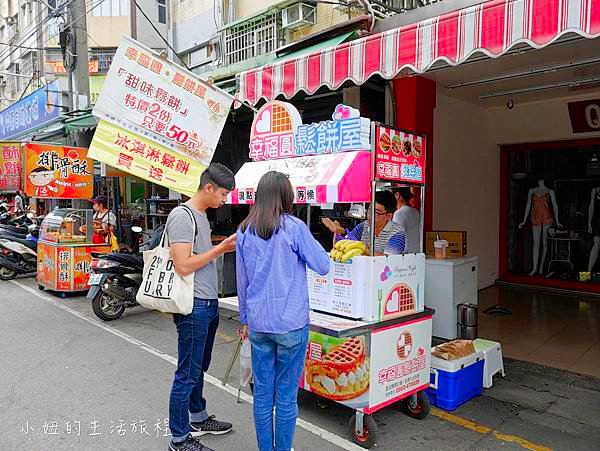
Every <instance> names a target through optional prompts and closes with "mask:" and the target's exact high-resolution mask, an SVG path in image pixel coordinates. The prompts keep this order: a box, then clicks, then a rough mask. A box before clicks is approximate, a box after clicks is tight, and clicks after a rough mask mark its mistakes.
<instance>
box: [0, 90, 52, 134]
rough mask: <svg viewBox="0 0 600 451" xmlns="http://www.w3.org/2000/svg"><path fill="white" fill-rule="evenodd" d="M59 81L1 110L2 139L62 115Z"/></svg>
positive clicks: (47, 122)
mask: <svg viewBox="0 0 600 451" xmlns="http://www.w3.org/2000/svg"><path fill="white" fill-rule="evenodd" d="M60 97H61V95H60V90H59V87H58V81H53V82H52V83H50V84H48V85H47V86H45V87H43V88H40V89H38V90H37V91H35V92H33V93H31V94H29V95H28V96H27V97H25V98H23V99H21V100H19V101H18V102H15V103H13V104H12V105H11V106H9V107H8V108H6V109H4V110H2V111H0V140H7V139H11V138H14V137H17V136H19V135H20V134H22V133H25V132H27V131H29V130H33V129H37V128H41V127H43V126H44V125H47V124H49V123H51V122H53V121H55V120H56V119H58V118H59V116H60V108H59V101H60Z"/></svg>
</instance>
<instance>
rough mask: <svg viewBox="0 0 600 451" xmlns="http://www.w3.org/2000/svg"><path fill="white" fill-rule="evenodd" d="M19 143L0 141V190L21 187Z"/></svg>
mask: <svg viewBox="0 0 600 451" xmlns="http://www.w3.org/2000/svg"><path fill="white" fill-rule="evenodd" d="M21 156H22V153H21V143H17V142H14V143H10V142H0V191H2V192H8V191H17V190H20V189H21Z"/></svg>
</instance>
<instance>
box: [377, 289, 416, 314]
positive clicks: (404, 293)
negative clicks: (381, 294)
mask: <svg viewBox="0 0 600 451" xmlns="http://www.w3.org/2000/svg"><path fill="white" fill-rule="evenodd" d="M416 308H417V306H416V300H415V295H414V293H413V291H412V289H411V288H410V287H409V286H408V285H406V284H405V283H399V284H398V285H396V286H394V288H392V289H391V291H390V292H389V294H388V297H387V299H386V301H385V304H384V306H383V316H384V317H386V316H391V315H398V314H401V313H404V314H410V313H411V312H416Z"/></svg>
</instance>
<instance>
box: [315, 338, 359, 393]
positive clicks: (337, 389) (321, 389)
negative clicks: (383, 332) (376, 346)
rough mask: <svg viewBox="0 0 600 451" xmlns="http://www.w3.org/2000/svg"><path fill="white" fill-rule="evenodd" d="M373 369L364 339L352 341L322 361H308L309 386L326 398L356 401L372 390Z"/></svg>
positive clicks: (346, 341)
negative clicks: (370, 381) (370, 370)
mask: <svg viewBox="0 0 600 451" xmlns="http://www.w3.org/2000/svg"><path fill="white" fill-rule="evenodd" d="M369 369H370V368H369V359H367V358H366V350H365V342H364V339H363V338H361V337H352V338H348V339H347V340H345V341H344V342H343V343H341V344H339V345H337V346H334V347H333V348H331V349H330V350H329V352H327V353H326V354H325V355H324V356H323V357H322V359H321V360H314V359H310V358H309V359H307V361H306V364H305V375H306V382H307V383H308V384H309V385H310V389H311V391H312V392H314V393H317V394H318V395H320V396H323V397H324V398H328V399H332V400H334V401H344V400H348V399H354V398H357V397H359V396H360V395H362V394H363V393H365V392H366V391H367V390H368V388H369Z"/></svg>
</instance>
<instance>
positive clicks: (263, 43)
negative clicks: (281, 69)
mask: <svg viewBox="0 0 600 451" xmlns="http://www.w3.org/2000/svg"><path fill="white" fill-rule="evenodd" d="M282 35H283V34H282V29H281V23H280V22H279V19H278V14H277V13H273V14H269V15H266V16H261V17H256V18H253V19H250V20H247V21H245V22H242V23H240V24H236V25H233V26H231V27H229V28H227V29H225V30H223V31H222V32H221V42H222V45H223V58H222V62H221V65H222V66H229V65H232V64H235V63H239V62H242V61H246V60H248V59H250V58H254V57H256V56H260V55H266V54H269V53H272V52H274V51H275V50H277V48H278V47H279V45H280V39H281V38H282Z"/></svg>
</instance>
